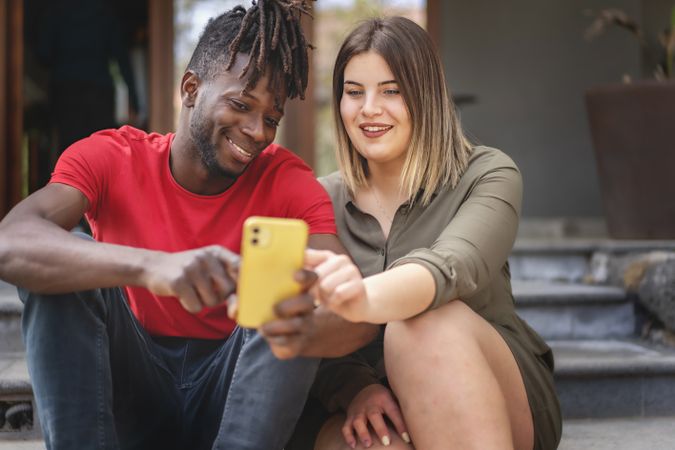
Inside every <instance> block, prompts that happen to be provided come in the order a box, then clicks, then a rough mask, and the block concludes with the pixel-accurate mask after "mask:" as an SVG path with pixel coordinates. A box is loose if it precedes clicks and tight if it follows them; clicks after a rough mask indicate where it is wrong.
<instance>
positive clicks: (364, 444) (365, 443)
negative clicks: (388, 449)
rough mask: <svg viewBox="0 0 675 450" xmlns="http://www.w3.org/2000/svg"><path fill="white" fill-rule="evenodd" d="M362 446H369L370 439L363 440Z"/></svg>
mask: <svg viewBox="0 0 675 450" xmlns="http://www.w3.org/2000/svg"><path fill="white" fill-rule="evenodd" d="M363 446H364V447H366V448H368V447H370V441H367V440H366V441H363Z"/></svg>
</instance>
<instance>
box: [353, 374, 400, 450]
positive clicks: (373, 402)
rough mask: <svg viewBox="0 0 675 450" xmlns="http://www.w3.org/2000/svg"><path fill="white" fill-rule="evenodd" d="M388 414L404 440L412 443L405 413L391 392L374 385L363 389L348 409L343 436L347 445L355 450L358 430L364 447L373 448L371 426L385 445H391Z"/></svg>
mask: <svg viewBox="0 0 675 450" xmlns="http://www.w3.org/2000/svg"><path fill="white" fill-rule="evenodd" d="M385 415H386V416H387V417H388V418H389V420H390V421H391V423H392V424H393V425H394V428H395V429H396V432H397V433H398V434H399V435H400V436H401V439H403V440H404V441H405V442H407V443H410V436H408V432H407V430H406V426H405V423H404V421H403V416H402V414H401V410H400V409H399V407H398V403H397V402H396V400H395V399H394V396H393V395H392V393H391V391H390V390H389V389H387V388H386V387H384V386H382V385H381V384H371V385H369V386H366V387H365V388H363V389H362V390H361V392H359V393H358V394H357V395H356V397H354V398H353V399H352V401H351V403H350V404H349V408H347V419H346V420H345V423H344V425H343V426H342V435H343V436H344V438H345V442H346V443H347V445H349V446H350V447H351V448H354V447H356V438H355V436H354V431H356V435H357V436H358V439H359V440H360V441H361V443H362V444H363V446H364V447H370V446H371V445H372V442H371V438H370V430H368V424H370V426H371V427H372V428H373V430H375V434H376V435H377V437H378V438H379V439H380V442H382V445H384V446H388V445H389V443H390V442H391V436H389V428H388V427H387V424H386V423H385V421H384V416H385Z"/></svg>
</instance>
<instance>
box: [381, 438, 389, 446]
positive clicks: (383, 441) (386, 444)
mask: <svg viewBox="0 0 675 450" xmlns="http://www.w3.org/2000/svg"><path fill="white" fill-rule="evenodd" d="M389 444H391V440H390V439H389V436H383V437H382V445H384V446H385V447H389Z"/></svg>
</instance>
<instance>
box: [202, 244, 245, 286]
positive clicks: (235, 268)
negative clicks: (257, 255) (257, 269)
mask: <svg viewBox="0 0 675 450" xmlns="http://www.w3.org/2000/svg"><path fill="white" fill-rule="evenodd" d="M209 251H210V252H211V253H212V254H213V255H214V256H215V257H216V258H217V259H219V260H220V262H221V263H222V264H223V265H224V266H225V271H226V272H227V274H228V275H229V276H230V277H231V278H232V279H233V280H237V279H238V278H239V263H240V261H241V258H240V257H239V255H237V254H236V253H233V252H231V251H229V250H228V249H226V248H225V247H221V246H220V245H212V246H210V247H209Z"/></svg>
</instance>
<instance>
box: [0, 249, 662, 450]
mask: <svg viewBox="0 0 675 450" xmlns="http://www.w3.org/2000/svg"><path fill="white" fill-rule="evenodd" d="M653 249H660V250H669V251H675V242H616V241H603V240H569V239H567V240H557V241H552V240H545V239H538V240H525V239H519V241H518V242H517V243H516V247H515V249H514V252H513V254H512V256H511V258H510V264H511V271H512V276H513V288H514V294H515V297H516V304H517V308H518V311H519V314H520V315H521V316H522V317H523V318H524V319H525V320H527V321H528V323H530V325H532V326H533V328H535V329H536V330H537V331H538V332H539V333H540V334H541V335H542V336H543V337H544V338H545V339H546V340H547V341H548V342H549V344H550V345H551V347H552V348H553V350H554V354H555V358H556V371H555V378H556V384H557V387H558V392H559V395H560V401H561V406H562V410H563V415H564V418H565V422H564V427H563V440H562V442H561V445H560V449H561V450H582V449H583V450H585V449H596V450H624V449H625V450H642V449H645V450H665V449H669V450H671V449H673V448H675V349H673V348H669V347H665V346H660V345H658V344H655V343H650V342H647V341H644V340H641V339H640V337H639V334H640V333H639V330H640V329H641V327H642V324H643V322H644V320H645V319H644V314H643V313H642V312H641V310H640V308H639V307H638V306H637V305H636V303H635V299H634V298H631V297H630V296H629V295H627V294H626V292H625V291H624V290H623V289H622V288H617V287H610V286H599V285H592V284H588V283H585V281H587V280H588V279H589V274H590V273H591V271H592V269H593V268H592V263H591V261H592V257H593V255H596V254H597V253H598V252H604V253H617V254H620V253H626V252H632V251H649V250H653ZM20 314H21V303H20V302H19V300H18V298H17V296H16V291H15V290H14V289H13V287H11V286H9V285H7V284H5V283H2V282H0V405H2V404H3V403H2V402H6V404H8V405H14V404H20V403H23V404H25V403H26V402H28V403H30V404H32V403H33V399H32V389H31V385H30V381H29V378H28V371H27V369H26V364H25V360H24V357H23V344H22V342H21V333H20ZM33 406H34V405H33ZM39 448H44V444H43V443H42V441H41V440H40V433H39V426H38V425H37V415H36V414H34V417H33V426H30V423H29V421H27V422H24V423H23V424H22V425H21V426H19V427H18V428H13V427H12V426H11V424H9V423H5V424H4V425H3V426H2V427H0V450H5V449H7V450H9V449H26V450H28V449H30V450H34V449H39Z"/></svg>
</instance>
